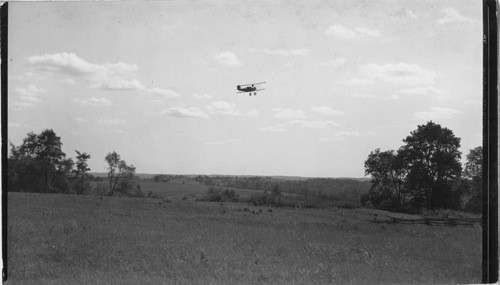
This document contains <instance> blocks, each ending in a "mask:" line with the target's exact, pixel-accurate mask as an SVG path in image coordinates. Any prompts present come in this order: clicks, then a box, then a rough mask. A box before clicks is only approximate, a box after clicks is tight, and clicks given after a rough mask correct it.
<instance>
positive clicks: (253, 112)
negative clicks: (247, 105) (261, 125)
mask: <svg viewBox="0 0 500 285" xmlns="http://www.w3.org/2000/svg"><path fill="white" fill-rule="evenodd" d="M247 115H248V116H250V117H254V118H256V117H259V116H260V112H259V110H256V109H252V110H250V111H248V113H247Z"/></svg>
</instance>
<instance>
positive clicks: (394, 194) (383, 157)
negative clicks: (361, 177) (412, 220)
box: [365, 148, 406, 207]
mask: <svg viewBox="0 0 500 285" xmlns="http://www.w3.org/2000/svg"><path fill="white" fill-rule="evenodd" d="M365 175H371V177H372V187H371V189H370V192H369V193H368V195H369V199H370V200H372V203H373V202H375V204H379V203H380V202H383V201H381V200H384V201H385V203H391V204H394V203H395V204H397V206H404V205H405V202H406V193H405V191H404V190H405V189H404V187H403V186H404V178H405V170H404V167H403V164H402V163H401V158H400V156H399V154H397V153H395V152H394V150H388V151H383V152H381V151H380V149H379V148H377V149H375V151H372V152H370V154H369V155H368V158H367V160H366V161H365ZM375 193H377V194H375ZM370 196H372V197H370ZM372 198H373V199H372ZM392 206H396V205H391V207H392Z"/></svg>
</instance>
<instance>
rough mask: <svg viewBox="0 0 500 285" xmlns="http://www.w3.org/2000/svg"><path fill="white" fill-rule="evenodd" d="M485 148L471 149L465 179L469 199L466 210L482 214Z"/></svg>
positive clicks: (467, 199) (466, 164)
mask: <svg viewBox="0 0 500 285" xmlns="http://www.w3.org/2000/svg"><path fill="white" fill-rule="evenodd" d="M482 165H483V148H482V147H480V146H478V147H476V148H474V149H471V150H470V152H469V154H468V155H467V162H466V163H465V170H464V173H463V178H464V180H465V181H466V183H467V186H468V187H467V190H468V191H467V197H466V203H465V209H466V210H470V211H473V212H477V213H480V212H481V211H482V183H483V168H482Z"/></svg>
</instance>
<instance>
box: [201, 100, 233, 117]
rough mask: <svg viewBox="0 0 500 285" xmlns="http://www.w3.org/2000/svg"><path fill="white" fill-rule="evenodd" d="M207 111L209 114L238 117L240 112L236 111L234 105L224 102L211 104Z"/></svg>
mask: <svg viewBox="0 0 500 285" xmlns="http://www.w3.org/2000/svg"><path fill="white" fill-rule="evenodd" d="M207 109H208V110H209V111H210V112H211V113H219V114H225V115H232V116H239V115H241V113H240V112H238V111H236V105H235V104H233V103H229V102H226V101H218V102H214V103H212V104H211V105H210V106H207Z"/></svg>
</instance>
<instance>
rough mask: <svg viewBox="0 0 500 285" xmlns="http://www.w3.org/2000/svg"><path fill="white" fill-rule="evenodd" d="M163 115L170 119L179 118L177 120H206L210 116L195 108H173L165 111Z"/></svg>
mask: <svg viewBox="0 0 500 285" xmlns="http://www.w3.org/2000/svg"><path fill="white" fill-rule="evenodd" d="M162 114H164V115H166V116H169V117H177V118H205V119H208V115H207V114H205V113H204V112H203V111H201V110H200V109H199V108H195V107H189V108H185V107H173V108H170V109H167V110H164V111H163V112H162Z"/></svg>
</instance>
